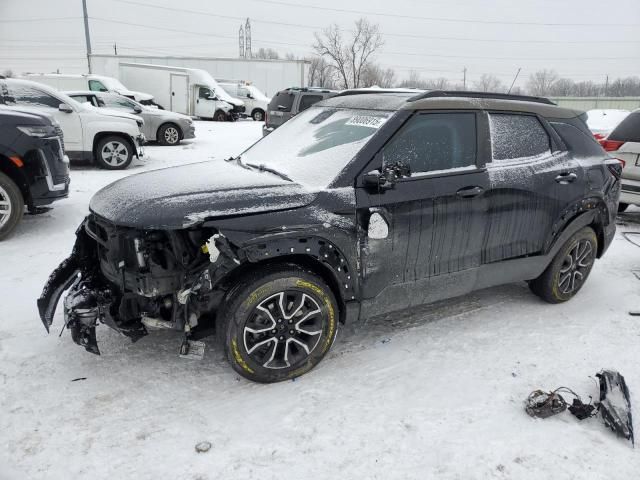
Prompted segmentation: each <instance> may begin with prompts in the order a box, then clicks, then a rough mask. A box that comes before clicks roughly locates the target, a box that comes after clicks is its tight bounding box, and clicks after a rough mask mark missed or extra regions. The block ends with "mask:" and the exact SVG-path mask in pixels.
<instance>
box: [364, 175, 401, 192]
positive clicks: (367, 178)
mask: <svg viewBox="0 0 640 480" xmlns="http://www.w3.org/2000/svg"><path fill="white" fill-rule="evenodd" d="M395 180H396V179H395V177H393V176H392V177H391V178H388V177H387V176H386V175H385V174H384V173H383V172H379V171H377V170H373V171H371V172H369V173H365V174H364V176H363V177H362V184H363V185H364V186H365V187H368V188H372V189H376V190H389V189H391V188H393V187H394V185H395Z"/></svg>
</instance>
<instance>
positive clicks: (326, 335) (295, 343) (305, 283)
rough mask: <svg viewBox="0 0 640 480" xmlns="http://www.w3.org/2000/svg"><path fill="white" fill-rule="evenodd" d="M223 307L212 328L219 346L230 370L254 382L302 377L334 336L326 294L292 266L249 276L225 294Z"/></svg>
mask: <svg viewBox="0 0 640 480" xmlns="http://www.w3.org/2000/svg"><path fill="white" fill-rule="evenodd" d="M223 305H224V307H223V308H222V310H221V311H220V312H219V314H218V319H219V320H218V323H217V325H216V330H217V337H218V342H219V344H221V346H222V347H223V348H224V351H225V353H226V356H227V359H228V360H229V363H230V364H231V366H232V367H233V369H234V370H235V371H236V372H238V373H239V374H240V375H242V376H243V377H245V378H247V379H249V380H253V381H255V382H260V383H272V382H280V381H283V380H289V379H292V378H295V377H298V376H300V375H303V374H305V373H307V372H308V371H309V370H311V369H312V368H313V367H315V366H316V365H317V364H318V363H319V362H320V361H321V360H322V358H323V357H324V356H325V354H326V353H327V351H328V350H329V348H330V347H331V345H332V344H333V341H334V340H335V337H336V333H337V330H338V306H337V303H336V300H335V297H334V295H333V293H332V292H331V289H330V288H329V287H328V286H327V284H326V283H325V282H324V281H323V280H322V279H321V278H320V277H318V276H317V275H315V274H313V273H310V272H308V271H305V270H303V269H301V268H298V267H296V266H282V267H279V268H275V267H272V268H267V269H264V270H261V271H260V272H256V273H254V274H252V275H248V276H247V278H245V279H243V280H242V281H240V282H239V283H238V284H237V285H236V286H235V287H233V288H232V289H231V290H230V291H229V293H228V294H227V296H226V298H225V301H224V302H223ZM272 312H273V314H272ZM305 319H306V320H305ZM274 332H275V333H274Z"/></svg>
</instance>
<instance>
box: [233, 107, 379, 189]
mask: <svg viewBox="0 0 640 480" xmlns="http://www.w3.org/2000/svg"><path fill="white" fill-rule="evenodd" d="M390 115H391V112H386V111H376V110H354V109H348V110H347V109H337V108H334V107H313V108H310V109H308V110H306V111H304V112H303V113H301V114H299V115H298V116H296V117H294V118H292V119H291V120H289V121H288V122H287V123H285V124H284V125H283V126H282V127H280V128H278V129H276V130H274V131H273V132H272V133H270V134H269V135H267V136H266V137H264V138H263V139H262V140H260V141H259V142H257V143H255V144H254V145H253V146H251V147H250V148H249V149H248V150H247V151H245V152H244V153H243V154H242V156H241V161H242V163H244V164H245V165H262V166H264V167H266V168H268V169H272V170H276V171H278V172H279V173H281V174H284V175H286V176H287V177H290V178H292V179H293V181H295V182H298V183H300V184H302V185H305V186H306V187H309V188H325V187H327V186H328V185H329V184H330V183H331V181H332V180H333V179H334V178H336V176H337V175H338V174H339V173H340V171H342V169H343V168H344V167H345V166H346V165H347V164H348V163H349V162H350V161H351V159H353V157H354V156H355V154H356V153H358V151H359V150H360V149H361V148H362V147H363V146H364V144H365V143H367V141H368V140H369V138H370V137H371V136H372V135H373V134H374V133H376V131H377V130H378V128H380V126H381V125H382V124H383V123H384V122H385V121H386V120H387V118H389V116H390Z"/></svg>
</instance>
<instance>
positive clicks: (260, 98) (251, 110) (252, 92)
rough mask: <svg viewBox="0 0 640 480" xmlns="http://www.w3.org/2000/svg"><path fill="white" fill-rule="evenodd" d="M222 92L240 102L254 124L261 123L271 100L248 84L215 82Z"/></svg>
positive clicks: (225, 81)
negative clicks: (222, 89)
mask: <svg viewBox="0 0 640 480" xmlns="http://www.w3.org/2000/svg"><path fill="white" fill-rule="evenodd" d="M216 81H217V82H218V85H220V86H221V87H222V88H224V90H225V91H226V92H227V93H228V94H229V95H231V96H232V97H233V98H237V99H239V100H242V101H243V102H244V105H245V112H246V115H247V116H248V117H251V118H253V119H254V120H255V121H256V122H262V121H263V120H264V117H265V113H266V111H267V106H268V105H269V102H270V101H271V99H270V98H269V97H267V96H266V95H265V94H264V93H262V92H261V91H260V90H259V89H258V88H257V87H255V86H254V85H252V84H251V83H250V82H245V81H235V82H234V81H229V80H220V79H218V80H216Z"/></svg>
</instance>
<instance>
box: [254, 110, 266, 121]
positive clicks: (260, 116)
mask: <svg viewBox="0 0 640 480" xmlns="http://www.w3.org/2000/svg"><path fill="white" fill-rule="evenodd" d="M251 118H253V119H254V120H255V121H256V122H261V121H263V120H264V111H263V110H260V109H259V108H256V109H255V110H254V111H253V113H252V114H251Z"/></svg>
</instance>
